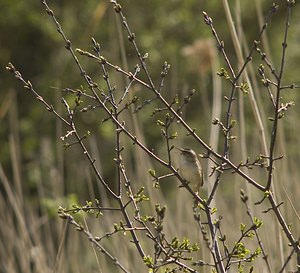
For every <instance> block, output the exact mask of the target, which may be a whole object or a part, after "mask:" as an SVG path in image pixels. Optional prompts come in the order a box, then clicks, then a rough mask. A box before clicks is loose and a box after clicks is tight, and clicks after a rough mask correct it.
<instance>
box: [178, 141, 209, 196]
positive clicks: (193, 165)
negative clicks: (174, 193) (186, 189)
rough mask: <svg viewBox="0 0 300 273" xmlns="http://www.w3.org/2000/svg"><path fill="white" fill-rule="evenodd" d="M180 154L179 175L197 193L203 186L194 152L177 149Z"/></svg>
mask: <svg viewBox="0 0 300 273" xmlns="http://www.w3.org/2000/svg"><path fill="white" fill-rule="evenodd" d="M176 148H177V149H178V150H179V151H180V152H181V154H180V175H181V176H182V178H183V179H184V180H186V181H187V182H189V183H190V186H191V188H192V190H193V191H194V192H196V193H197V192H198V191H199V189H200V187H202V186H203V182H204V180H203V172H202V167H201V164H200V161H199V159H198V156H197V154H196V153H195V151H194V150H192V149H189V148H178V147H176Z"/></svg>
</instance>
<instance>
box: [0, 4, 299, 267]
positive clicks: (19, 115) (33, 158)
mask: <svg viewBox="0 0 300 273" xmlns="http://www.w3.org/2000/svg"><path fill="white" fill-rule="evenodd" d="M272 2H273V1H259V0H256V1H250V0H248V1H238V0H237V1H231V3H230V5H231V9H232V13H233V14H234V16H240V18H241V21H238V19H236V20H237V22H238V23H239V24H240V26H242V30H243V32H242V36H241V41H243V43H245V44H248V46H249V47H251V46H252V43H253V40H254V39H255V38H256V37H257V34H258V32H259V20H258V11H259V10H261V11H262V12H263V14H264V15H266V14H267V13H268V10H269V7H270V6H271V4H272ZM120 3H121V5H122V6H123V8H124V14H125V16H126V17H127V20H128V24H129V25H130V27H131V29H132V31H133V32H134V33H135V34H136V41H137V43H138V44H139V46H140V49H141V50H142V53H146V52H147V53H149V59H148V62H147V64H148V68H149V71H150V73H151V75H152V77H153V79H154V81H155V84H156V85H157V84H158V83H159V80H160V72H161V69H162V66H163V63H164V62H165V61H167V62H168V63H170V64H171V70H170V74H169V75H168V79H167V82H166V84H165V89H164V92H165V93H166V97H167V98H169V99H170V98H172V97H173V96H174V95H175V93H178V94H179V96H180V97H181V98H182V97H183V96H184V95H185V94H187V92H188V91H189V90H191V89H193V88H194V89H196V95H195V96H194V97H193V101H192V102H191V103H190V104H189V106H188V108H187V109H186V113H185V115H186V117H187V120H188V123H189V124H191V125H192V127H196V128H197V131H199V132H200V133H199V134H200V136H201V137H203V139H205V140H208V139H209V132H210V129H209V128H210V126H211V119H212V116H211V109H209V105H211V101H212V92H211V90H212V76H213V74H215V73H216V71H212V70H211V62H212V60H211V56H210V54H211V47H212V46H214V42H212V40H211V39H212V37H211V32H210V30H209V28H208V27H207V26H206V25H205V23H204V22H203V17H202V11H207V13H208V14H209V16H210V17H212V18H213V20H214V26H215V28H216V29H217V31H218V34H219V36H220V38H221V40H223V41H224V43H225V49H226V52H227V54H228V55H229V57H230V58H231V60H233V62H232V63H233V64H235V61H234V60H235V52H234V48H233V45H232V42H231V36H230V33H229V31H228V25H227V21H226V17H225V13H224V10H223V5H222V4H221V1H220V0H197V1H196V0H186V1H180V0H167V1H160V0H151V1H149V0H139V1H120ZM49 4H50V6H51V8H52V9H53V11H54V13H55V15H56V17H57V19H58V20H59V22H60V23H61V25H62V28H63V30H64V32H65V34H66V35H67V37H68V39H70V40H71V42H72V45H73V47H74V48H81V49H83V50H90V45H91V37H94V38H95V39H96V40H97V41H98V42H99V43H100V45H101V49H102V54H103V55H104V56H105V57H106V58H107V59H108V60H110V61H111V62H112V63H114V64H116V65H119V66H121V67H125V68H126V66H127V67H128V68H129V70H131V71H132V70H133V68H134V65H135V64H136V63H137V59H136V58H135V55H134V54H135V53H134V51H133V49H132V47H131V45H130V44H129V43H128V41H127V35H126V34H125V32H124V31H123V28H122V24H121V23H120V20H119V18H118V17H117V16H116V14H115V12H114V10H113V8H112V6H111V4H110V3H109V1H104V0H103V1H102V0H101V1H99V0H89V1H80V0H72V1H67V0H60V1H49ZM279 4H280V5H281V4H282V5H284V1H279ZM0 10H1V15H0V63H1V66H0V84H1V90H0V124H1V126H0V163H1V177H0V179H1V184H0V189H1V203H0V213H1V222H2V223H4V222H5V224H2V227H1V229H0V230H1V234H0V236H1V238H0V239H1V242H0V243H1V245H0V250H1V251H0V252H1V253H3V251H4V250H3V249H5V248H7V249H8V250H9V251H5V252H7V254H12V255H8V256H10V257H9V258H8V256H7V259H6V261H4V260H3V257H2V258H1V268H0V271H2V272H39V271H38V266H39V265H37V262H36V261H33V260H34V259H35V258H36V257H38V258H37V260H39V261H44V264H43V266H45V265H47V267H44V268H48V270H49V272H50V271H51V269H53V267H54V265H55V266H56V267H57V268H60V270H61V271H59V272H83V271H81V270H83V269H82V268H83V267H84V266H85V265H89V264H93V266H94V263H95V261H94V259H93V258H91V257H90V256H89V255H87V257H88V258H85V259H86V260H85V261H86V262H85V263H84V264H79V265H77V266H78V267H75V266H74V265H73V264H72V262H71V261H70V262H69V263H67V262H66V261H60V264H57V261H56V257H57V252H58V249H59V242H60V240H61V238H60V236H61V230H62V223H61V221H60V220H57V219H56V210H57V207H58V206H59V205H64V206H68V205H70V204H72V203H74V202H78V201H79V202H81V203H84V202H85V200H91V199H93V198H94V197H99V186H98V184H97V183H96V182H95V180H94V177H93V175H92V174H90V172H89V167H88V164H87V163H84V159H83V157H82V155H81V154H80V151H79V149H76V148H72V149H69V150H67V151H64V149H63V143H62V142H61V141H60V140H59V138H60V137H61V136H62V135H64V134H65V131H64V128H63V127H62V125H61V124H60V122H58V121H57V120H55V118H54V117H53V116H52V115H51V114H49V113H48V112H47V111H46V110H45V109H44V108H43V107H42V106H41V105H40V104H39V103H37V102H36V101H35V100H34V98H33V97H32V95H31V94H29V93H27V92H26V91H25V90H24V89H23V88H22V87H21V86H20V84H19V82H17V81H16V80H15V79H13V78H12V76H11V75H10V74H9V73H7V72H6V71H5V66H6V65H7V63H8V62H12V63H13V64H14V65H15V67H16V68H17V69H18V70H20V71H21V73H22V74H23V76H24V78H25V79H30V81H31V82H32V83H33V85H34V87H35V89H36V90H38V91H39V92H40V94H41V95H42V96H43V97H44V98H45V99H46V100H47V101H48V102H49V103H50V104H53V105H54V106H55V107H57V109H60V111H62V110H63V109H62V108H63V106H62V105H61V102H60V98H61V92H60V90H61V88H66V87H70V88H73V89H76V88H80V86H81V85H83V88H86V86H85V84H84V83H83V80H82V78H81V77H80V75H79V73H78V71H77V67H76V65H75V63H74V61H73V59H72V58H71V56H70V54H69V52H68V51H67V50H66V49H65V47H64V43H63V41H62V40H61V38H60V36H59V34H58V33H57V31H56V28H55V26H54V25H53V23H52V22H51V19H50V17H49V16H48V15H47V14H46V12H45V10H44V8H43V6H42V5H41V3H40V1H36V0H27V1H22V0H14V1H11V0H0ZM299 11H300V10H299V5H296V7H295V8H294V10H293V14H292V24H291V29H290V33H289V39H288V54H287V59H286V66H287V69H286V70H285V81H286V82H287V83H291V81H292V82H295V83H299V71H298V70H299V69H298V67H299V60H300V51H299V49H298V45H299V42H300V41H299V39H300V38H299V37H300V27H299V24H300V23H299V22H300V12H299ZM236 18H238V17H236ZM284 19H285V9H284V8H281V9H279V11H278V13H276V14H275V15H274V17H273V18H272V20H271V22H270V24H269V26H268V32H267V39H268V43H269V47H270V52H271V56H270V58H272V59H273V60H274V64H275V66H276V67H278V65H279V61H280V56H281V42H282V37H283V29H284V24H283V21H284ZM124 50H125V51H124ZM124 52H125V54H124ZM207 56H208V57H207ZM219 61H220V67H222V66H223V65H224V64H223V63H222V60H221V59H220V60H219ZM81 62H82V64H83V65H84V66H85V67H86V68H85V69H86V70H87V72H88V74H90V75H92V76H93V79H94V81H98V82H99V83H100V84H101V83H102V82H103V80H102V79H101V77H102V75H101V72H99V70H98V68H97V66H95V65H94V64H92V63H91V62H90V61H89V60H87V59H86V58H82V59H81ZM259 63H260V60H259V58H257V59H256V60H253V64H254V67H255V66H256V67H257V66H258V64H259ZM234 68H235V69H236V68H237V67H234ZM256 74H257V73H256ZM111 77H112V79H113V81H112V82H114V83H115V84H116V86H122V85H124V83H125V82H124V79H120V77H118V76H117V75H112V76H111ZM257 79H258V78H257ZM258 82H259V80H258ZM259 84H260V82H259ZM226 87H227V88H228V85H226V83H224V86H223V88H224V90H225V91H224V92H225V94H226V92H228V90H226ZM135 88H136V91H135V92H137V93H138V92H141V91H143V90H140V89H139V88H140V87H135ZM259 88H261V86H260V85H259ZM262 92H265V90H263V91H262ZM258 93H259V92H258ZM66 96H67V97H68V95H66ZM141 96H143V95H141ZM284 96H285V97H284V99H285V101H289V100H293V101H294V102H295V107H293V108H292V109H291V110H290V111H288V114H287V116H286V118H285V119H284V125H283V126H282V127H283V128H282V131H281V132H282V134H283V135H282V136H281V137H282V138H281V142H280V148H279V150H280V151H281V152H284V154H285V159H284V160H285V163H284V164H283V167H280V170H281V171H282V172H281V174H280V178H279V181H283V182H285V183H286V186H285V190H286V191H287V192H288V194H289V196H290V197H291V200H292V201H293V202H295V201H296V200H297V198H299V196H300V195H299V194H300V191H299V187H298V185H299V178H300V176H299V166H298V165H299V160H300V158H299V154H300V153H299V148H298V147H299V145H300V143H299V140H300V139H299V137H298V134H299V132H300V123H299V121H298V120H299V118H298V117H299V115H300V109H299V107H298V104H299V92H298V91H296V90H293V91H286V92H285V93H284ZM261 100H262V105H263V106H265V109H264V110H265V112H266V120H267V117H268V111H269V110H270V108H268V106H267V105H269V101H268V100H269V98H268V96H267V94H265V93H263V94H261ZM245 101H246V102H245V108H246V109H245V111H246V113H248V115H249V116H250V117H249V116H247V115H246V120H247V122H246V132H247V139H248V142H247V143H248V145H249V146H251V147H253V149H251V150H250V152H249V154H250V155H251V156H252V157H255V156H256V155H257V154H258V153H259V151H260V145H259V141H258V140H257V139H256V136H257V132H256V131H255V128H256V126H255V123H254V119H253V117H252V114H251V110H250V106H249V103H248V101H247V98H246V100H245ZM145 109H146V110H145V111H143V112H142V113H140V114H139V126H140V129H141V131H142V132H143V136H144V137H145V141H146V143H147V144H148V146H149V147H153V148H154V149H157V150H159V149H160V148H161V146H162V138H161V136H160V134H159V128H157V126H156V119H155V118H152V117H151V116H150V114H151V111H150V110H149V109H148V110H147V108H145ZM102 118H104V116H99V115H98V113H96V112H95V113H92V114H88V115H87V116H82V117H81V126H82V131H84V130H90V131H92V133H93V136H92V137H91V140H90V142H89V145H90V147H91V148H92V150H93V152H94V156H95V157H96V158H97V162H98V164H99V167H100V168H101V170H102V171H103V173H104V176H105V178H107V179H108V180H109V181H113V179H114V178H115V173H114V171H115V165H114V164H113V163H112V159H113V153H112V151H113V147H114V146H113V145H114V141H113V140H112V138H113V137H114V127H113V126H111V124H109V123H107V124H106V123H104V124H103V125H101V126H99V123H100V121H101V119H102ZM183 142H185V141H183ZM187 143H188V142H187ZM189 145H191V146H193V144H192V143H191V144H189ZM199 152H201V151H199ZM128 158H129V159H130V158H131V160H132V162H133V164H132V172H133V173H135V172H137V170H136V169H137V166H136V164H137V163H136V162H139V161H138V160H136V158H135V157H134V156H132V155H128ZM146 168H147V167H145V169H146ZM143 173H144V175H147V173H145V171H143ZM136 177H137V179H140V178H141V176H136ZM6 179H7V180H6ZM282 179H285V180H282ZM5 181H6V182H5ZM86 185H88V186H86ZM168 185H170V184H168ZM173 190H174V191H176V190H177V188H176V187H175V186H174V187H172V191H173ZM225 190H226V189H225ZM229 191H230V190H229ZM280 192H281V191H280ZM280 192H279V196H280V197H282V198H283V199H286V198H287V197H286V195H285V194H284V193H282V195H280ZM102 198H103V196H102ZM298 200H299V199H298ZM14 203H15V205H16V207H14V206H13V204H14ZM228 203H232V204H231V206H234V205H235V201H230V202H228ZM294 205H295V207H296V210H298V211H299V209H300V207H299V203H296V204H295V203H294ZM18 213H20V215H19V216H18ZM237 213H238V212H237ZM21 215H23V217H22V216H21ZM24 215H25V216H24ZM19 217H20V218H19ZM294 218H295V215H294V214H293V213H291V214H290V215H289V220H290V221H291V222H293V221H294ZM21 219H23V220H21ZM3 221H4V222H3ZM22 221H25V222H22ZM20 223H23V226H22V224H20ZM32 223H34V224H32ZM28 225H29V226H30V228H28V230H27V231H26V229H27V228H26V227H27V226H28ZM12 227H14V228H12ZM33 230H34V231H35V233H33V232H32V231H33ZM72 232H73V231H70V233H71V234H69V236H70V237H69V238H72V239H70V241H67V240H66V245H68V244H69V248H68V246H66V253H68V255H69V257H72V258H74V257H77V256H78V255H79V256H80V255H82V253H80V246H81V243H79V241H77V240H79V239H74V238H77V237H76V236H74V234H73V233H72ZM18 234H19V235H18ZM21 234H23V235H21ZM24 234H27V235H24ZM18 236H20V237H18ZM22 236H24V238H26V239H24V238H23V237H22ZM48 236H49V237H50V238H51V240H47V237H48ZM77 236H78V235H77ZM8 240H9V241H10V242H14V241H18V240H23V242H24V245H26V244H29V245H30V244H31V246H32V247H31V249H30V251H29V252H28V253H27V254H25V256H26V255H28V261H31V264H30V263H29V265H28V264H26V261H27V260H26V259H25V258H24V264H22V262H16V261H17V260H18V259H17V257H19V255H21V253H22V251H23V250H24V248H22V246H21V244H20V242H19V244H17V243H16V245H15V244H13V245H12V246H9V247H8V246H7V244H8ZM74 242H75V245H76V244H78V246H79V248H78V253H74V252H76V250H75V249H76V248H72V244H74ZM41 249H44V250H43V251H42V250H41ZM35 251H36V252H37V253H39V254H37V253H36V252H35ZM41 253H43V255H44V256H43V259H44V260H43V259H42V258H41V257H40V256H39V255H42V254H41ZM25 260H26V261H25ZM90 260H92V261H90ZM2 263H5V265H4V264H2ZM32 263H34V264H35V265H34V266H33V265H32ZM25 264H26V265H25ZM73 267H74V268H73ZM21 268H23V269H24V268H26V269H27V270H28V271H25V270H24V271H22V270H21ZM30 268H31V269H30ZM62 268H63V269H62ZM91 268H94V267H91ZM4 269H6V270H7V269H12V270H13V271H3V270H4ZM30 270H33V271H30ZM34 270H36V271H34ZM95 270H96V269H95ZM44 272H48V271H47V270H46V269H45V271H44ZM51 272H52V271H51ZM90 272H92V271H90ZM95 272H96V271H95ZM106 272H107V271H106ZM136 272H137V271H136Z"/></svg>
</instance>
